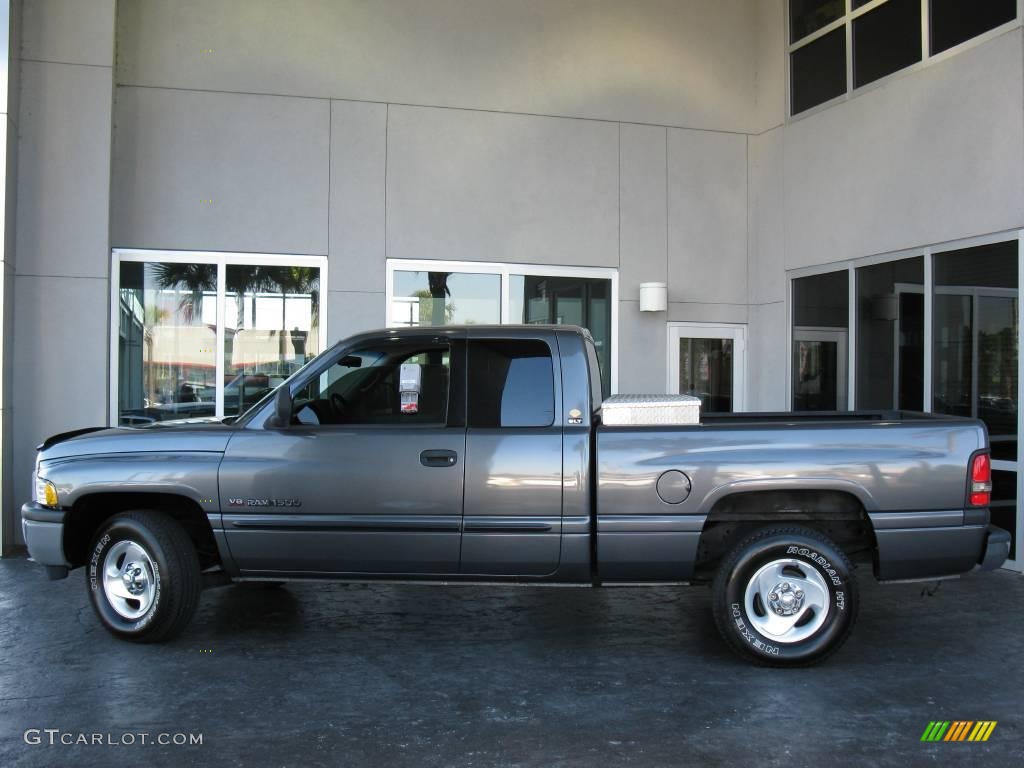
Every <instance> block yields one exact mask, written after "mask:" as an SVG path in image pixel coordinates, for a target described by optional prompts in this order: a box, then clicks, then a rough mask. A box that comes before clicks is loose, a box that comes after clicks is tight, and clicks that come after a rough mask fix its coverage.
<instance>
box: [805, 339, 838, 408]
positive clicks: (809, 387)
mask: <svg viewBox="0 0 1024 768" xmlns="http://www.w3.org/2000/svg"><path fill="white" fill-rule="evenodd" d="M841 353H842V352H841V347H840V345H839V344H837V343H836V342H831V341H815V340H808V339H802V340H801V339H798V340H795V341H794V342H793V410H794V411H838V410H840V405H839V398H840V395H841V392H842V390H843V389H844V388H845V386H846V384H845V382H842V381H841V380H840V376H839V368H840V365H841V357H840V355H841ZM840 385H842V386H840Z"/></svg>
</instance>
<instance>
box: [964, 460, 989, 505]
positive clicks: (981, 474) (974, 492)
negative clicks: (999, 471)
mask: <svg viewBox="0 0 1024 768" xmlns="http://www.w3.org/2000/svg"><path fill="white" fill-rule="evenodd" d="M968 498H969V503H970V505H971V506H972V507H987V506H988V505H989V502H990V501H992V461H991V459H990V458H989V455H988V454H987V453H979V454H978V455H977V456H975V457H974V459H973V460H972V461H971V492H970V494H969V495H968Z"/></svg>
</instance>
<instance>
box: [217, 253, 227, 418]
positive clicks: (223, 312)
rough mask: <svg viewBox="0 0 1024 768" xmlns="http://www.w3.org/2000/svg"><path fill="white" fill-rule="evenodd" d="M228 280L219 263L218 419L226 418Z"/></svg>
mask: <svg viewBox="0 0 1024 768" xmlns="http://www.w3.org/2000/svg"><path fill="white" fill-rule="evenodd" d="M226 278H227V267H226V266H225V264H224V260H223V259H221V260H220V261H218V262H217V358H216V361H215V362H216V370H217V373H216V376H217V386H216V387H215V388H214V392H215V393H216V394H215V395H214V397H215V405H214V413H215V414H216V416H217V418H218V419H223V418H224V351H225V350H224V346H225V343H226V340H225V337H226V335H227V334H226V333H225V330H224V326H225V324H226V323H227V306H226V303H227V290H226V288H225V282H226Z"/></svg>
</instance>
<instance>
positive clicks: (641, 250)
mask: <svg viewBox="0 0 1024 768" xmlns="http://www.w3.org/2000/svg"><path fill="white" fill-rule="evenodd" d="M620 142H621V146H620V149H619V176H620V179H619V226H620V232H619V252H620V256H619V259H620V264H621V270H620V272H619V295H620V297H622V298H623V299H639V297H640V283H643V282H662V283H664V282H667V281H668V255H667V252H666V248H667V240H668V229H667V227H668V211H667V204H666V196H667V194H668V190H667V189H666V182H667V174H666V167H665V155H666V152H667V146H668V139H667V133H666V129H665V128H653V127H650V126H643V125H629V124H626V125H623V126H621V133H620Z"/></svg>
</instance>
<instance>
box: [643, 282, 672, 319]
mask: <svg viewBox="0 0 1024 768" xmlns="http://www.w3.org/2000/svg"><path fill="white" fill-rule="evenodd" d="M666 309H668V286H667V285H666V284H665V283H640V311H641V312H664V311H665V310H666Z"/></svg>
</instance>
